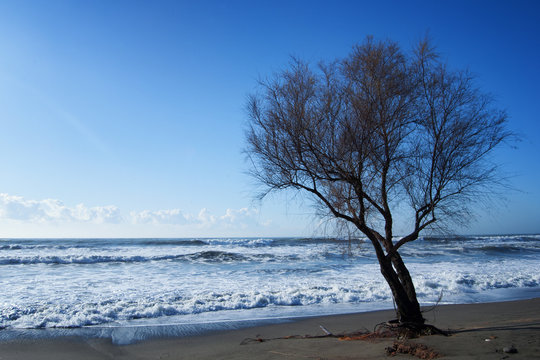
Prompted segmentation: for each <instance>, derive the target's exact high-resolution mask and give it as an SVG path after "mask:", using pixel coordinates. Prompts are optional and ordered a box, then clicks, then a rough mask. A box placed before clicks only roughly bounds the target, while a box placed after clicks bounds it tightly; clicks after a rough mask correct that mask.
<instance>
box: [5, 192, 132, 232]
mask: <svg viewBox="0 0 540 360" xmlns="http://www.w3.org/2000/svg"><path fill="white" fill-rule="evenodd" d="M0 218H2V219H7V220H20V221H30V222H37V223H48V222H65V221H73V222H92V223H97V224H102V223H119V222H121V221H122V216H121V214H120V210H119V209H118V208H117V207H116V206H112V205H110V206H96V207H86V206H85V205H84V204H79V205H76V206H75V207H68V206H66V205H64V203H63V202H62V201H60V200H55V199H44V200H26V199H24V198H23V197H21V196H13V195H9V194H5V193H2V194H0Z"/></svg>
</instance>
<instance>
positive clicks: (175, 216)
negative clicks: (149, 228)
mask: <svg viewBox="0 0 540 360" xmlns="http://www.w3.org/2000/svg"><path fill="white" fill-rule="evenodd" d="M130 216H131V220H132V222H133V223H135V224H156V225H157V224H172V225H185V224H188V223H190V222H191V217H190V216H189V215H185V214H184V213H183V212H182V211H181V210H180V209H168V210H158V211H150V210H143V211H141V212H135V211H132V212H130Z"/></svg>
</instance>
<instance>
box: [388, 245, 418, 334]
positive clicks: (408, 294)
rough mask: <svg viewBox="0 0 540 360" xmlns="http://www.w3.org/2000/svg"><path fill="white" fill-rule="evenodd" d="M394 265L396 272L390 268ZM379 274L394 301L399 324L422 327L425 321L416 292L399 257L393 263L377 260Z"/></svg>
mask: <svg viewBox="0 0 540 360" xmlns="http://www.w3.org/2000/svg"><path fill="white" fill-rule="evenodd" d="M393 262H394V263H396V264H397V266H396V265H394V266H396V268H397V271H396V270H395V269H394V267H393V266H392V263H393ZM379 264H380V268H381V273H382V275H383V276H384V278H385V280H386V282H387V283H388V285H389V286H390V289H391V290H392V295H393V296H394V301H395V302H396V306H397V315H398V320H399V322H400V323H413V324H417V325H423V324H424V323H425V319H424V317H423V316H422V312H421V311H420V304H419V303H418V300H417V298H416V291H415V290H414V285H413V283H412V279H411V277H410V275H409V271H408V270H407V268H406V267H405V264H404V263H403V261H402V260H401V257H399V255H398V258H396V260H394V261H390V260H388V259H386V258H385V259H379Z"/></svg>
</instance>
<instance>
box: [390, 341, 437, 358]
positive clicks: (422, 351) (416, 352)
mask: <svg viewBox="0 0 540 360" xmlns="http://www.w3.org/2000/svg"><path fill="white" fill-rule="evenodd" d="M386 354H387V355H388V356H395V355H397V354H409V355H412V356H416V357H417V358H419V359H436V358H438V357H440V356H441V354H439V353H438V352H436V351H435V350H433V349H430V348H428V347H427V346H426V345H424V344H416V343H409V342H400V341H394V345H393V346H392V347H387V348H386Z"/></svg>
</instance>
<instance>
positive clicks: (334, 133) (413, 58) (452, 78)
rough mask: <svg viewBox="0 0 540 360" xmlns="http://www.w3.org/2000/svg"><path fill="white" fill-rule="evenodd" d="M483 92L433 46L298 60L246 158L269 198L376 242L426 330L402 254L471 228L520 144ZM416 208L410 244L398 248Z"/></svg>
mask: <svg viewBox="0 0 540 360" xmlns="http://www.w3.org/2000/svg"><path fill="white" fill-rule="evenodd" d="M473 80H474V79H473V77H472V76H471V75H470V74H469V73H468V72H466V71H452V70H449V69H448V67H447V66H446V65H445V64H444V63H443V62H442V61H440V59H439V56H438V55H437V53H436V52H435V51H434V49H433V48H432V47H431V45H430V43H429V41H427V40H424V41H421V42H420V43H419V44H418V45H417V46H416V47H415V48H414V49H413V51H411V52H410V53H405V52H403V51H402V49H401V48H400V47H399V45H398V44H397V43H395V42H391V41H375V40H373V39H372V38H371V37H368V38H367V39H366V40H365V41H364V42H363V43H362V44H360V45H358V46H356V47H355V48H353V50H352V52H351V54H350V55H349V56H348V57H347V58H345V59H343V60H340V61H335V62H333V63H329V64H321V65H319V66H318V67H317V68H316V69H312V68H311V67H310V66H309V65H308V64H306V63H304V62H302V61H300V60H296V59H294V60H293V61H292V63H291V65H290V67H289V68H288V69H286V70H284V71H283V72H281V73H279V74H277V75H276V76H275V77H274V78H272V79H270V80H263V81H261V82H260V90H261V91H260V92H259V93H258V94H255V95H252V96H251V97H250V99H249V102H248V114H249V120H250V121H249V129H248V131H247V143H248V145H247V149H246V152H247V154H248V155H249V158H250V159H251V161H252V164H253V168H252V174H253V176H255V177H256V179H257V180H258V181H259V182H260V183H261V184H262V185H263V186H264V188H265V192H264V193H263V196H264V195H265V194H267V193H268V192H270V191H275V190H282V189H297V190H301V191H303V192H305V193H307V194H310V195H311V196H312V197H313V199H314V200H315V202H316V203H317V204H318V205H319V206H320V207H321V209H325V210H326V211H327V213H329V214H330V215H331V216H333V217H335V218H336V219H339V220H342V221H345V222H348V223H350V224H351V225H352V226H354V227H355V228H356V229H357V230H358V231H359V232H361V233H362V234H364V235H365V236H366V237H367V238H368V239H369V241H370V242H371V244H372V245H373V248H374V250H375V253H376V255H377V259H378V261H379V264H380V270H381V273H382V275H383V276H384V278H385V279H386V281H387V283H388V285H389V286H390V289H391V291H392V295H393V298H394V300H395V303H396V305H397V313H398V318H399V321H400V322H401V323H402V324H414V325H416V326H423V324H424V322H425V320H424V318H423V316H422V313H421V311H420V306H419V303H418V300H417V296H416V292H415V288H414V284H413V281H412V279H411V276H410V274H409V271H408V270H407V267H406V266H405V264H404V262H403V259H402V258H401V256H400V254H399V250H400V248H401V247H402V246H403V245H405V244H406V243H408V242H411V241H414V240H416V239H418V237H419V234H420V233H421V231H423V230H424V229H427V228H429V227H433V226H434V225H435V223H436V222H440V221H441V220H447V219H456V218H459V217H460V216H464V214H466V213H467V212H468V206H469V205H470V204H471V203H472V202H474V200H475V198H476V196H478V195H479V194H484V193H486V190H489V187H490V185H492V184H493V183H494V182H496V181H497V180H498V177H497V171H496V170H497V167H496V165H494V164H492V163H491V162H490V157H489V155H490V153H491V152H492V150H493V149H494V148H496V147H497V146H498V145H500V144H501V143H502V142H503V141H504V140H505V139H507V138H508V137H509V136H510V133H509V132H508V131H507V130H506V129H505V123H506V119H507V115H506V113H505V112H504V111H500V110H498V109H496V108H495V107H494V106H493V101H492V100H491V98H490V97H489V96H487V95H486V94H484V93H483V92H481V91H480V90H479V89H477V88H476V87H475V84H474V81H473ZM405 204H407V206H408V207H409V212H408V213H409V214H411V218H410V226H411V227H410V232H409V233H408V234H407V235H405V236H403V237H396V236H394V232H393V231H394V216H395V215H396V212H397V211H396V209H397V207H398V206H399V207H401V208H402V207H403V206H404V205H405Z"/></svg>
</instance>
